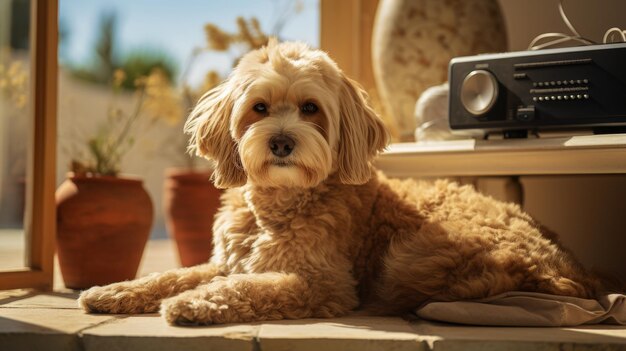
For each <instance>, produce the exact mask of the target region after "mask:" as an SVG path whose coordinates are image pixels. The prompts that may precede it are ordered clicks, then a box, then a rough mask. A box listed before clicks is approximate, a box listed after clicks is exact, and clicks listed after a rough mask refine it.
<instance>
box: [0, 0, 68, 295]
mask: <svg viewBox="0 0 626 351" xmlns="http://www.w3.org/2000/svg"><path fill="white" fill-rule="evenodd" d="M30 43H31V44H30V50H31V54H30V57H31V63H30V64H31V85H30V86H31V94H30V96H31V106H32V108H31V109H30V116H29V117H30V118H31V119H32V120H33V133H32V137H31V139H30V140H29V143H30V145H31V146H32V152H31V154H30V156H29V158H28V166H27V167H28V168H29V169H28V171H29V172H28V174H29V178H28V180H27V184H28V185H29V186H27V189H28V190H27V193H26V197H27V200H26V203H27V204H30V206H27V208H26V210H25V220H24V230H25V233H26V237H27V239H28V241H27V250H26V266H27V267H25V268H23V269H19V270H6V271H0V290H5V289H17V288H35V289H40V290H51V289H52V283H53V271H54V250H55V237H56V205H55V199H54V192H55V189H56V169H55V167H56V165H55V162H56V113H57V44H58V0H31V13H30Z"/></svg>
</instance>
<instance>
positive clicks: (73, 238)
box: [56, 175, 154, 289]
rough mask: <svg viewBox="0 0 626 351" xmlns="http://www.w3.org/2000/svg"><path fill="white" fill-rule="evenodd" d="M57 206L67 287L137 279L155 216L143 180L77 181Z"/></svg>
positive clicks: (71, 180)
mask: <svg viewBox="0 0 626 351" xmlns="http://www.w3.org/2000/svg"><path fill="white" fill-rule="evenodd" d="M56 203H57V250H58V256H59V264H60V266H61V274H62V275H63V280H64V282H65V286H67V287H68V288H71V289H86V288H89V287H91V286H94V285H105V284H109V283H113V282H118V281H122V280H129V279H133V278H135V275H136V274H137V269H138V268H139V263H140V261H141V257H142V254H143V250H144V247H145V246H146V241H147V240H148V237H149V236H150V228H151V227H152V218H153V215H154V213H153V208H152V201H151V200H150V196H149V195H148V193H147V192H146V190H145V189H144V187H143V184H142V181H141V180H137V179H128V178H118V177H107V176H101V177H84V176H72V175H71V176H69V177H68V178H67V179H66V180H65V182H63V184H61V185H60V186H59V188H58V189H57V191H56Z"/></svg>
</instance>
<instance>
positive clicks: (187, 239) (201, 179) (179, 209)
mask: <svg viewBox="0 0 626 351" xmlns="http://www.w3.org/2000/svg"><path fill="white" fill-rule="evenodd" d="M211 173H212V172H211V171H190V170H186V169H175V168H172V169H168V170H166V175H165V184H164V191H163V211H164V213H165V223H166V226H167V230H168V232H169V235H170V236H171V237H172V238H174V240H175V241H176V246H177V247H178V255H179V258H180V263H181V264H182V266H184V267H190V266H195V265H197V264H201V263H205V262H207V261H208V260H209V259H210V258H211V252H212V250H213V218H214V217H215V213H216V212H217V210H218V209H219V207H220V196H221V194H222V192H221V191H220V190H219V189H217V188H215V187H214V186H213V184H212V183H211V181H210V180H209V178H210V177H211Z"/></svg>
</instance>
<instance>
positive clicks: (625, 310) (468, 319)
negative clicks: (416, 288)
mask: <svg viewBox="0 0 626 351" xmlns="http://www.w3.org/2000/svg"><path fill="white" fill-rule="evenodd" d="M416 313H417V315H418V316H419V317H420V318H423V319H429V320H434V321H440V322H449V323H459V324H472V325H492V326H545V327H557V326H575V325H581V324H597V323H608V324H622V325H626V295H621V294H610V295H605V296H602V297H601V298H599V299H598V300H587V299H580V298H575V297H568V296H557V295H549V294H540V293H530V292H521V291H512V292H507V293H504V294H500V295H496V296H492V297H489V298H486V299H481V300H472V301H456V302H431V303H428V304H425V305H424V306H422V307H421V308H419V309H417V310H416Z"/></svg>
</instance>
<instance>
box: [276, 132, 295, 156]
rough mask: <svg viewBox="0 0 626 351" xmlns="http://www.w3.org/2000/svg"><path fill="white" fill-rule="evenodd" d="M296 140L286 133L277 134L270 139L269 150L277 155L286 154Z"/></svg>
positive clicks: (291, 149) (289, 151) (290, 150)
mask: <svg viewBox="0 0 626 351" xmlns="http://www.w3.org/2000/svg"><path fill="white" fill-rule="evenodd" d="M295 145H296V142H295V141H293V139H291V138H290V137H288V136H286V135H283V134H281V135H277V136H275V137H272V138H271V139H270V150H272V153H273V154H274V155H276V156H278V157H285V156H288V155H289V154H290V153H291V152H292V151H293V148H294V146H295Z"/></svg>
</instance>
